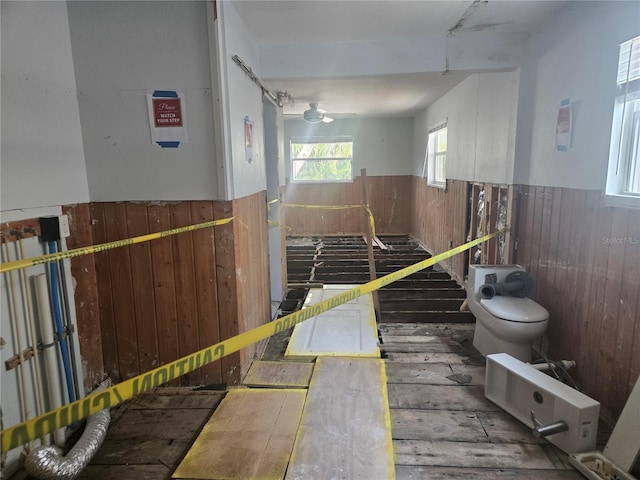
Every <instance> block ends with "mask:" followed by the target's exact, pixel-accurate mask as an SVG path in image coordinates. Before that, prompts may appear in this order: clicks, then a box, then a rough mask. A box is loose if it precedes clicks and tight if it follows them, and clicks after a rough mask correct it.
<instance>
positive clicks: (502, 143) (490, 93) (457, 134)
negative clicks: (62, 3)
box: [412, 71, 519, 183]
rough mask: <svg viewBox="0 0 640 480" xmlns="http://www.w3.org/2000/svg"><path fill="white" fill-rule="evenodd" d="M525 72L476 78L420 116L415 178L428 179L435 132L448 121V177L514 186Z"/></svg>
mask: <svg viewBox="0 0 640 480" xmlns="http://www.w3.org/2000/svg"><path fill="white" fill-rule="evenodd" d="M518 83H519V73H518V72H517V71H515V72H500V73H482V74H473V75H471V76H469V77H468V78H467V79H466V80H464V81H462V82H461V83H460V84H459V85H457V86H456V87H455V88H453V89H451V90H450V91H449V92H448V93H447V94H445V95H444V96H443V97H441V98H440V99H439V100H437V101H436V102H434V103H433V104H432V105H431V106H430V107H429V108H427V109H426V110H424V111H423V112H422V113H420V114H419V115H417V116H416V118H415V121H414V125H413V159H412V174H413V175H416V176H422V174H423V168H424V158H425V152H426V146H427V135H428V132H429V130H430V129H432V128H434V127H436V126H438V125H439V124H440V123H441V122H442V121H444V120H446V121H447V167H446V168H447V178H449V179H456V180H467V181H479V182H490V183H511V182H512V180H513V158H514V138H515V115H516V105H517V96H518Z"/></svg>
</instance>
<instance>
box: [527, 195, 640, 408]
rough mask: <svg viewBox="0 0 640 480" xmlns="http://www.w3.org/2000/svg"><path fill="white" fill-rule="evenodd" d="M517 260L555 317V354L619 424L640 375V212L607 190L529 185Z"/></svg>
mask: <svg viewBox="0 0 640 480" xmlns="http://www.w3.org/2000/svg"><path fill="white" fill-rule="evenodd" d="M519 196H520V199H519V214H518V220H519V221H518V250H517V251H516V261H517V262H518V263H520V264H521V265H523V266H524V267H526V268H527V270H528V271H529V272H530V273H531V274H532V275H533V277H534V278H535V280H536V290H535V292H534V298H535V300H536V301H537V302H538V303H540V304H541V305H543V306H544V307H545V308H546V309H547V310H549V313H550V322H549V328H548V331H547V335H546V341H547V342H548V351H549V355H551V356H552V358H554V359H558V360H559V359H562V358H567V359H573V360H575V361H576V362H577V363H578V367H577V369H576V370H575V372H573V373H572V375H574V376H575V378H576V381H577V383H578V385H580V386H581V388H582V390H583V391H584V393H586V394H587V395H589V396H591V397H593V398H595V399H596V400H598V401H599V402H600V403H601V404H602V411H603V413H605V414H606V415H608V416H610V417H611V418H614V419H615V418H617V417H618V415H619V414H620V412H621V410H622V408H623V406H624V404H625V402H626V399H627V397H628V395H629V393H630V391H631V388H632V386H633V385H634V384H635V382H636V379H637V378H638V375H640V211H638V210H631V209H625V208H614V207H607V206H604V204H603V199H602V195H601V192H598V191H587V190H572V189H565V188H550V187H529V186H523V187H521V191H520V195H519Z"/></svg>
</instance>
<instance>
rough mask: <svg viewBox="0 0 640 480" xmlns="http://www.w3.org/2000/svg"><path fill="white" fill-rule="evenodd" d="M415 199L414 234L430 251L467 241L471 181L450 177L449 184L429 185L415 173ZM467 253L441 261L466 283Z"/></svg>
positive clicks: (412, 217)
mask: <svg viewBox="0 0 640 480" xmlns="http://www.w3.org/2000/svg"><path fill="white" fill-rule="evenodd" d="M412 178H413V185H412V189H413V191H414V201H413V205H412V208H411V213H412V215H411V223H410V229H411V230H410V232H411V235H412V236H413V237H414V238H415V239H416V240H418V241H419V242H420V243H421V244H422V245H423V246H424V247H425V248H426V249H427V250H428V251H429V252H431V253H432V254H438V253H441V252H445V251H447V250H449V249H450V248H452V247H455V246H458V245H461V244H463V243H465V242H466V234H467V228H468V218H467V215H468V212H469V193H468V189H469V184H468V182H464V181H460V180H448V181H447V188H446V190H445V189H441V188H435V187H430V186H428V185H427V182H426V180H425V179H424V178H418V177H412ZM467 262H468V256H467V255H466V254H460V255H456V256H454V257H451V258H449V259H448V260H445V261H444V262H442V263H441V265H442V266H443V267H445V268H446V269H447V271H448V272H449V273H450V274H451V276H452V277H453V279H454V280H456V281H457V282H458V283H459V284H460V285H464V275H465V264H466V263H467Z"/></svg>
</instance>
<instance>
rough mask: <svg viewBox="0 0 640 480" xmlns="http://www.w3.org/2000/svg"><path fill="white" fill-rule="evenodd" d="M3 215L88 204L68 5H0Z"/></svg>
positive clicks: (13, 3) (0, 204) (5, 3)
mask: <svg viewBox="0 0 640 480" xmlns="http://www.w3.org/2000/svg"><path fill="white" fill-rule="evenodd" d="M0 8H1V15H0V16H1V19H2V26H1V32H2V39H1V40H2V68H1V70H2V131H1V136H2V151H1V157H2V166H1V168H2V175H0V176H1V177H2V180H1V191H2V193H1V197H0V198H1V199H0V209H1V210H3V211H6V210H13V209H25V208H34V207H43V206H50V205H64V204H71V203H81V202H86V201H88V199H89V192H88V188H87V172H86V169H85V164H84V151H83V146H82V136H81V131H80V116H79V113H78V100H77V97H76V82H75V79H74V73H73V60H72V54H71V41H70V38H69V23H68V18H67V6H66V3H65V2H11V1H3V2H0Z"/></svg>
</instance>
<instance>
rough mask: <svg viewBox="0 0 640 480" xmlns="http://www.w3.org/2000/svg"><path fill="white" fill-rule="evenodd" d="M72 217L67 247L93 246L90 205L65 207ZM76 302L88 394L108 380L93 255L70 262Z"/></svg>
mask: <svg viewBox="0 0 640 480" xmlns="http://www.w3.org/2000/svg"><path fill="white" fill-rule="evenodd" d="M62 213H64V214H65V215H67V216H68V218H69V229H70V230H71V232H72V235H71V236H70V237H69V238H67V248H69V249H70V250H71V249H74V248H80V247H88V246H90V245H92V244H93V238H92V234H91V212H90V208H89V204H88V203H83V204H80V205H73V206H68V207H64V208H63V212H62ZM71 275H72V276H73V279H74V287H75V290H74V293H73V295H74V298H75V301H76V324H77V329H78V340H79V343H80V357H81V358H82V366H83V377H84V378H83V382H84V384H83V387H84V392H85V393H87V392H89V391H91V390H92V389H93V388H95V386H96V385H98V384H99V383H100V382H101V381H102V380H103V379H104V377H105V374H106V372H105V368H104V362H103V359H102V330H101V328H100V310H99V307H98V305H99V300H98V284H97V277H96V266H95V262H94V257H93V256H92V255H83V256H80V257H75V258H74V259H73V260H72V261H71Z"/></svg>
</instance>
